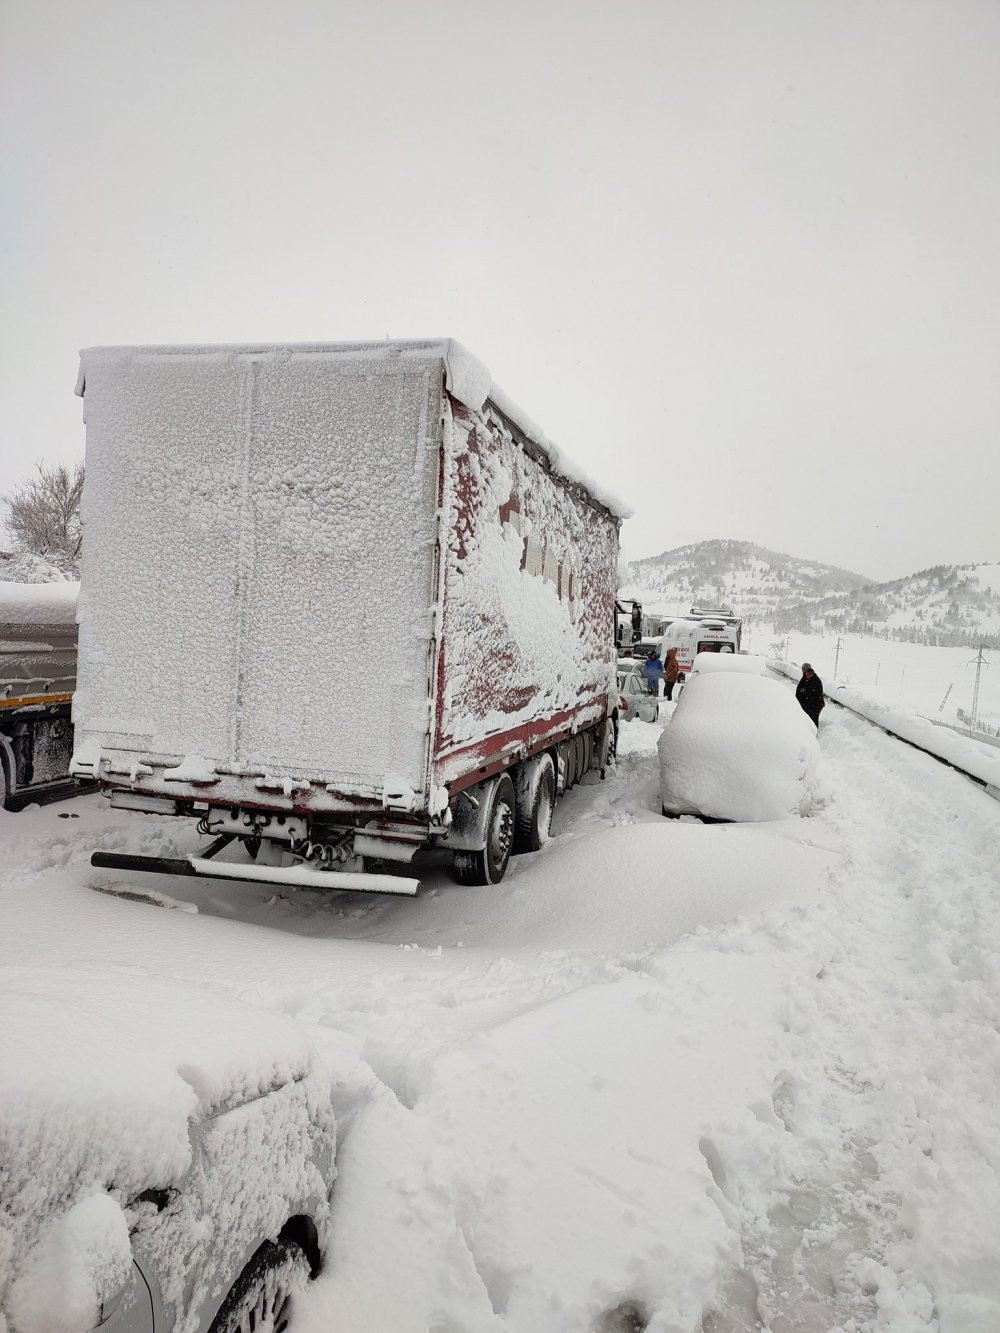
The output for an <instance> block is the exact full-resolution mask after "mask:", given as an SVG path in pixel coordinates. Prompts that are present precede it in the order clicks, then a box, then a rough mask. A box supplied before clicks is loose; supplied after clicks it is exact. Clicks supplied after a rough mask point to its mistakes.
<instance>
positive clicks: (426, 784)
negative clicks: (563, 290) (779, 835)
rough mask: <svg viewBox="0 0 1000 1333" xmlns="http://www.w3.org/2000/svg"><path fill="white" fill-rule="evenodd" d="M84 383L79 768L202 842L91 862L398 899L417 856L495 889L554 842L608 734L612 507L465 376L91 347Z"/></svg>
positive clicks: (432, 349) (267, 352)
mask: <svg viewBox="0 0 1000 1333" xmlns="http://www.w3.org/2000/svg"><path fill="white" fill-rule="evenodd" d="M78 392H79V393H80V394H81V395H82V396H83V397H84V418H85V421H86V424H87V481H86V490H85V495H84V522H85V529H86V540H85V543H84V558H83V584H82V595H81V608H80V668H79V685H78V692H77V694H76V699H75V703H74V722H75V727H76V738H77V741H76V743H77V749H76V753H75V755H74V760H73V771H74V772H75V773H76V774H78V775H81V776H87V777H91V776H92V777H93V778H95V779H96V780H97V781H98V782H99V783H100V785H101V787H102V789H103V790H104V791H105V793H107V794H109V795H110V798H111V801H112V803H113V804H114V805H115V806H121V807H125V808H130V809H135V810H142V811H147V812H152V813H158V814H165V815H186V816H190V817H191V818H193V819H196V820H198V822H199V827H200V830H201V832H202V833H203V834H204V835H205V836H209V835H211V836H212V837H213V842H212V844H211V846H210V848H208V849H207V852H206V853H203V854H201V855H196V856H192V857H184V858H172V859H162V858H144V857H131V856H122V855H116V854H108V853H95V856H94V864H99V865H114V866H115V867H117V868H131V869H154V870H156V869H159V870H167V871H171V872H172V873H184V874H205V875H212V876H215V877H219V876H222V877H227V878H237V879H256V880H265V881H267V882H274V883H291V884H302V883H308V884H317V883H318V884H321V885H323V886H324V887H329V888H359V889H366V890H374V891H381V892H394V893H400V892H403V893H412V892H415V890H416V888H417V880H416V878H411V877H408V876H407V875H406V873H405V863H407V862H409V861H411V860H412V858H413V856H414V854H415V852H416V851H417V849H419V848H427V847H440V848H443V849H445V850H449V851H451V852H452V853H454V866H455V872H456V874H457V877H458V878H459V879H460V880H461V881H463V882H466V883H493V882H496V881H497V880H499V879H500V878H501V876H502V875H503V873H504V871H505V869H506V865H507V860H508V856H509V854H510V851H511V848H512V847H513V849H514V850H517V849H518V848H522V849H531V848H535V847H537V846H538V845H539V843H540V842H541V841H542V840H544V838H545V836H546V835H547V831H548V825H549V820H550V816H551V809H552V804H553V801H554V799H555V798H556V796H557V795H559V794H560V792H561V791H563V790H565V789H566V788H567V787H568V786H571V785H572V784H573V783H574V782H575V781H577V780H578V779H579V777H580V776H582V774H583V773H584V772H586V771H587V770H588V769H590V768H603V766H604V764H605V762H606V758H607V754H608V749H609V745H610V744H611V742H612V737H613V732H614V728H615V725H616V707H617V700H618V696H617V691H616V689H615V683H614V682H615V676H614V666H615V581H616V577H617V568H618V532H619V527H620V522H621V514H620V511H619V510H618V509H617V507H616V505H615V502H614V501H613V500H612V499H611V498H610V497H607V496H603V495H601V494H600V493H598V492H597V490H596V488H595V487H594V486H593V484H592V483H590V482H589V481H587V480H586V479H585V478H582V477H577V476H574V473H573V470H572V469H571V467H570V466H569V465H568V463H567V462H566V460H565V459H563V458H562V456H561V455H560V454H559V452H558V451H557V450H556V449H555V447H554V446H552V445H551V444H550V443H549V442H548V441H546V439H545V437H544V436H543V435H542V434H541V432H540V431H539V430H538V429H537V428H536V427H534V426H533V425H532V423H531V422H530V421H528V420H527V419H526V418H524V417H523V416H522V414H521V413H520V412H519V411H518V410H517V408H516V407H514V406H513V404H511V403H510V402H509V401H508V400H507V399H506V398H505V397H504V395H503V394H502V393H501V392H500V391H499V390H498V389H497V388H496V386H494V385H493V384H492V381H491V378H490V375H489V372H488V371H486V370H485V368H484V367H483V366H481V365H480V364H479V363H478V362H477V361H476V360H475V359H474V358H472V357H471V356H470V355H469V354H468V353H467V352H465V351H464V350H463V349H462V348H461V347H460V346H459V345H458V344H457V343H455V342H453V341H449V340H436V341H421V342H415V341H414V342H387V343H364V344H337V345H327V346H250V347H141V348H138V347H131V348H128V347H126V348H97V349H93V350H90V351H86V352H84V353H83V354H82V359H81V372H80V381H79V385H78ZM235 839H240V840H242V842H243V843H244V844H245V846H246V848H247V849H248V851H249V854H250V859H249V860H248V859H247V858H246V857H243V858H242V859H241V860H231V859H229V856H228V854H227V856H226V857H225V858H224V859H222V860H215V859H211V860H210V859H209V856H214V855H215V854H216V853H217V852H218V851H219V850H221V849H222V848H223V847H224V846H225V845H226V844H228V843H230V842H232V841H234V840H235ZM401 863H404V864H403V865H401ZM375 871H377V872H380V873H374V872H375ZM392 871H395V872H396V873H391V872H392Z"/></svg>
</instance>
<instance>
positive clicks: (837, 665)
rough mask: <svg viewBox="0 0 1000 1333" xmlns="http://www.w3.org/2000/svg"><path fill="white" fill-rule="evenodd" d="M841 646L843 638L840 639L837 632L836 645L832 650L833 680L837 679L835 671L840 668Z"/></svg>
mask: <svg viewBox="0 0 1000 1333" xmlns="http://www.w3.org/2000/svg"><path fill="white" fill-rule="evenodd" d="M842 647H843V640H842V639H841V637H840V635H839V634H838V635H837V643H836V647H835V651H834V658H833V678H834V680H836V679H837V671H838V670H839V669H840V650H841V648H842Z"/></svg>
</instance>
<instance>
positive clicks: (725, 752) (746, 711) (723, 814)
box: [658, 672, 819, 822]
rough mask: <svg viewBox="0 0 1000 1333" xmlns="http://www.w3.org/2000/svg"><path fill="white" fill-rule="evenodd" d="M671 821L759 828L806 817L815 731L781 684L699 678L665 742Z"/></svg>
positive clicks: (665, 797) (723, 676) (663, 775)
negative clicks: (687, 818)
mask: <svg viewBox="0 0 1000 1333" xmlns="http://www.w3.org/2000/svg"><path fill="white" fill-rule="evenodd" d="M658 749H659V756H660V794H661V798H662V802H663V808H664V810H665V811H666V812H667V813H669V814H697V815H704V816H706V817H708V818H711V819H731V820H737V821H741V822H743V821H746V822H757V821H761V820H771V819H789V818H792V817H794V816H796V815H803V814H807V813H808V812H809V810H810V809H811V807H812V804H813V801H814V799H815V794H816V768H817V763H818V760H819V745H818V743H817V740H816V731H815V728H814V727H813V725H812V723H811V722H810V721H809V719H808V718H807V717H806V715H805V713H803V711H802V710H801V708H800V707H799V705H798V704H797V703H796V701H795V699H794V698H793V696H792V695H791V694H790V693H789V691H788V689H787V687H786V686H785V685H783V684H782V683H781V682H780V681H777V680H772V679H768V678H765V677H763V676H748V675H740V674H737V673H733V672H717V673H716V672H710V673H709V674H708V675H699V676H696V677H693V678H692V679H691V680H690V681H689V682H688V684H687V686H686V687H685V689H684V692H683V694H682V695H681V698H680V702H679V703H678V705H677V708H676V709H675V710H674V714H673V717H672V718H671V719H670V722H669V723H668V724H667V726H666V727H665V729H664V732H663V735H662V736H661V738H660V742H659V746H658Z"/></svg>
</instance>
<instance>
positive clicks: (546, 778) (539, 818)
mask: <svg viewBox="0 0 1000 1333" xmlns="http://www.w3.org/2000/svg"><path fill="white" fill-rule="evenodd" d="M555 803H556V772H555V769H554V767H553V766H552V760H551V758H550V757H549V756H548V755H545V757H544V758H543V759H542V761H541V764H540V768H539V773H538V781H537V782H536V783H535V790H534V792H533V793H532V796H531V800H530V801H525V802H523V803H522V802H521V801H519V802H518V805H517V822H516V824H515V827H514V851H515V852H537V851H538V849H539V848H540V847H541V846H542V845H543V844H544V843H546V842H548V840H549V830H550V829H551V827H552V811H553V810H554V809H555Z"/></svg>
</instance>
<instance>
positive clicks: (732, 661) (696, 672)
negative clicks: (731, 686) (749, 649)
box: [691, 653, 767, 676]
mask: <svg viewBox="0 0 1000 1333" xmlns="http://www.w3.org/2000/svg"><path fill="white" fill-rule="evenodd" d="M766 670H767V659H766V658H764V657H757V656H755V655H753V654H751V653H698V655H697V656H696V657H695V659H694V662H693V663H692V665H691V674H692V675H693V676H707V675H709V674H710V673H711V672H714V671H726V672H730V673H732V674H734V675H742V676H762V675H763V674H764V672H765V671H766Z"/></svg>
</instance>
